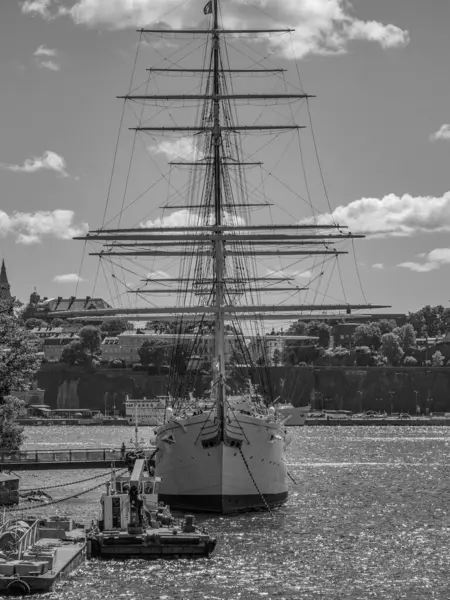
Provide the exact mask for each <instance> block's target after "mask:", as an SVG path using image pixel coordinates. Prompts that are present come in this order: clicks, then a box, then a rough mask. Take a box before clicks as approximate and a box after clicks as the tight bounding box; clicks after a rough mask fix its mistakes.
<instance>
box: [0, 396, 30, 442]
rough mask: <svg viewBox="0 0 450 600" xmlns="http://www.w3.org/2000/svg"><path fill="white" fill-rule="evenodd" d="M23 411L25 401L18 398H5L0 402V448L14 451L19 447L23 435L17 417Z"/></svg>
mask: <svg viewBox="0 0 450 600" xmlns="http://www.w3.org/2000/svg"><path fill="white" fill-rule="evenodd" d="M25 413H26V410H25V402H24V401H23V400H19V399H18V398H14V397H9V398H5V399H4V400H3V403H2V404H0V450H3V451H6V452H14V451H16V450H19V449H20V447H21V446H22V444H23V442H24V439H25V435H24V428H23V427H21V426H20V425H19V424H18V423H17V419H18V418H19V417H21V416H23V415H24V414H25Z"/></svg>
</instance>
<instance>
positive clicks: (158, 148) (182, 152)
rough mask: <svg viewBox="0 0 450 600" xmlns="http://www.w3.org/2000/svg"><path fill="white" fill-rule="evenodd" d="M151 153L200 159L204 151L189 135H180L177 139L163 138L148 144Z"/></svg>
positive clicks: (168, 156)
mask: <svg viewBox="0 0 450 600" xmlns="http://www.w3.org/2000/svg"><path fill="white" fill-rule="evenodd" d="M148 149H149V151H150V152H151V153H152V154H165V155H166V156H167V158H169V159H171V160H173V159H174V158H175V159H181V160H186V161H189V160H201V159H202V158H204V153H203V152H202V151H201V150H199V148H198V147H197V146H196V144H195V142H194V139H193V138H191V137H182V138H179V139H177V140H165V141H163V142H161V143H159V144H155V145H153V146H149V148H148Z"/></svg>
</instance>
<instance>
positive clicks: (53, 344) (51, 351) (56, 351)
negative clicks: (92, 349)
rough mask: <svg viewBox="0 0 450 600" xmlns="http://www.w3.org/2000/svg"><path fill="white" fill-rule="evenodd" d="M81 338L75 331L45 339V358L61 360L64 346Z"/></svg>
mask: <svg viewBox="0 0 450 600" xmlns="http://www.w3.org/2000/svg"><path fill="white" fill-rule="evenodd" d="M79 339H80V338H79V337H78V336H77V335H76V334H75V333H68V334H61V335H55V336H53V337H48V338H46V339H45V340H44V347H43V349H44V358H45V359H46V360H59V359H60V358H61V354H62V352H63V350H64V347H65V346H67V344H70V342H73V341H74V340H79Z"/></svg>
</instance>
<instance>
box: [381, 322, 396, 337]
mask: <svg viewBox="0 0 450 600" xmlns="http://www.w3.org/2000/svg"><path fill="white" fill-rule="evenodd" d="M378 327H379V328H380V331H381V335H384V334H385V333H392V332H393V331H394V329H395V328H396V327H397V323H396V322H395V321H394V319H380V320H379V321H378Z"/></svg>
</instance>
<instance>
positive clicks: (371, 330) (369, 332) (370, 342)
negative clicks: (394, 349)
mask: <svg viewBox="0 0 450 600" xmlns="http://www.w3.org/2000/svg"><path fill="white" fill-rule="evenodd" d="M384 335H387V334H384ZM353 342H354V344H355V346H368V347H369V348H371V349H372V350H378V348H379V347H380V345H381V330H380V327H379V325H378V323H364V324H363V325H358V327H357V328H356V329H355V333H354V334H353Z"/></svg>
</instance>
